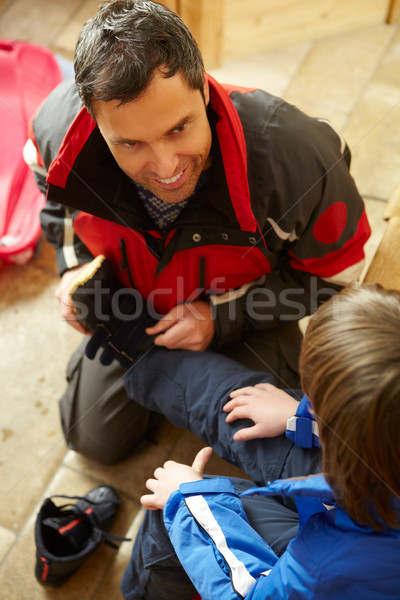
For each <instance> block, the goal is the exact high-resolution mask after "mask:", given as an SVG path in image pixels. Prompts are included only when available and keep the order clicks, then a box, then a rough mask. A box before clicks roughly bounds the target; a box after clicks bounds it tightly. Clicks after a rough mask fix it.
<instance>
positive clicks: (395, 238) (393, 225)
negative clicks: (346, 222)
mask: <svg viewBox="0 0 400 600" xmlns="http://www.w3.org/2000/svg"><path fill="white" fill-rule="evenodd" d="M399 256H400V216H395V217H392V218H391V219H390V220H389V222H388V224H387V227H386V230H385V233H384V234H383V238H382V240H381V243H380V244H379V247H378V249H377V251H376V254H375V256H374V258H373V260H372V262H371V265H370V267H369V269H368V272H367V274H366V276H365V278H364V283H379V284H380V285H382V286H383V287H384V288H386V289H393V290H399V291H400V263H399Z"/></svg>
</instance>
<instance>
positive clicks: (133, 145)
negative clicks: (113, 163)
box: [122, 142, 137, 148]
mask: <svg viewBox="0 0 400 600" xmlns="http://www.w3.org/2000/svg"><path fill="white" fill-rule="evenodd" d="M122 145H123V146H124V147H125V148H135V146H137V142H133V143H132V144H131V143H129V142H124V143H123V144H122Z"/></svg>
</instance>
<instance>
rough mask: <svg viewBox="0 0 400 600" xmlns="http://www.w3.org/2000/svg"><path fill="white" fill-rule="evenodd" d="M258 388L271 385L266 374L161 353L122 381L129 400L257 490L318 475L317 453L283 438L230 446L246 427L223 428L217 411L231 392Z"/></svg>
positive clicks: (215, 359)
mask: <svg viewBox="0 0 400 600" xmlns="http://www.w3.org/2000/svg"><path fill="white" fill-rule="evenodd" d="M260 382H271V383H273V380H272V378H271V376H270V375H268V374H266V373H262V372H260V371H251V370H249V369H247V368H246V367H244V366H243V365H241V364H239V363H237V362H235V361H232V360H231V359H229V358H226V357H224V356H221V355H219V354H215V353H213V352H190V351H182V350H174V351H173V350H165V349H162V348H157V349H154V350H152V351H151V352H150V353H148V354H147V355H146V356H144V357H142V358H141V359H139V360H138V361H137V363H135V364H134V365H133V366H132V367H131V369H130V370H129V371H128V372H127V374H126V375H125V385H126V389H127V393H128V396H129V397H131V398H133V399H135V401H136V402H138V403H140V404H143V406H145V407H146V408H148V409H150V410H153V411H156V412H160V413H162V414H163V415H165V416H166V418H167V419H168V420H169V421H171V422H172V423H174V424H175V425H177V426H178V427H182V428H184V429H189V430H190V431H192V432H193V433H194V434H195V435H197V436H198V437H199V438H200V439H201V440H203V442H204V443H205V444H207V445H209V446H212V447H213V449H214V450H215V452H216V453H217V454H218V455H219V456H221V457H222V458H224V459H225V460H227V461H228V462H230V463H232V464H234V465H236V466H238V467H240V468H241V469H243V470H244V471H245V472H246V473H247V474H248V475H249V476H250V477H251V479H252V480H253V481H255V482H256V483H257V484H260V485H263V484H265V483H266V482H267V481H270V480H272V479H276V478H278V477H280V476H281V475H282V473H283V472H284V473H285V476H294V475H307V474H309V473H314V472H316V471H318V470H319V455H320V453H319V451H318V450H303V449H301V448H295V447H294V446H293V444H292V442H290V441H289V440H288V439H287V438H286V436H285V435H281V436H278V437H275V438H264V439H257V440H251V441H248V442H235V441H233V439H232V437H233V434H234V432H235V431H236V430H238V429H240V428H242V427H243V426H244V425H245V424H248V423H249V422H248V421H247V420H243V419H242V420H238V421H235V422H233V423H232V424H228V423H226V421H225V417H226V413H224V412H223V410H222V407H223V406H224V404H225V403H226V402H227V401H228V400H229V393H230V392H231V391H232V390H234V389H237V388H239V387H243V386H246V385H255V384H256V383H260ZM298 397H299V399H300V397H301V392H299V393H298Z"/></svg>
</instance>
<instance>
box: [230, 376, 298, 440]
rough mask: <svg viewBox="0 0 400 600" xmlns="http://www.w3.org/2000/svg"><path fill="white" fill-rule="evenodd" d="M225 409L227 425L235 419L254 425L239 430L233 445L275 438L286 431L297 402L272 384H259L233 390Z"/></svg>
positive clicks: (234, 437)
mask: <svg viewBox="0 0 400 600" xmlns="http://www.w3.org/2000/svg"><path fill="white" fill-rule="evenodd" d="M230 397H231V398H232V400H229V402H227V403H226V404H225V406H224V409H223V410H224V411H225V412H227V413H228V415H227V417H226V422H227V423H232V422H233V421H236V419H251V420H252V421H254V425H252V426H251V427H245V428H244V429H239V431H237V432H236V433H235V434H234V436H233V439H234V440H235V441H236V442H243V441H245V440H253V439H255V438H264V437H275V436H277V435H281V434H282V433H285V431H286V422H287V420H288V418H289V417H291V416H293V415H294V414H295V413H296V410H297V406H298V404H299V403H298V401H297V400H295V399H294V398H292V397H291V396H289V394H287V393H286V392H284V391H282V390H280V389H279V388H277V387H275V386H274V385H272V384H271V383H258V384H257V385H255V386H254V387H250V386H249V387H244V388H241V389H239V390H234V391H233V392H232V393H231V394H230Z"/></svg>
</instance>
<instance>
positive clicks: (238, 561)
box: [164, 478, 278, 600]
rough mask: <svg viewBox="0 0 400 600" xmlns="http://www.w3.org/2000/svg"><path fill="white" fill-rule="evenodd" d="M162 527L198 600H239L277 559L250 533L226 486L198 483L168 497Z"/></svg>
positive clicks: (224, 483)
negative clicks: (167, 534)
mask: <svg viewBox="0 0 400 600" xmlns="http://www.w3.org/2000/svg"><path fill="white" fill-rule="evenodd" d="M164 522H165V525H166V528H167V531H168V533H169V536H170V539H171V542H172V544H173V546H174V548H175V551H176V553H177V556H178V558H179V560H180V562H181V564H182V565H183V567H184V569H185V570H186V572H187V573H188V575H189V577H190V579H191V580H192V582H193V584H194V586H195V587H196V589H197V590H198V591H199V593H200V595H201V597H202V598H203V599H204V600H207V599H208V598H209V599H211V598H223V599H224V600H228V599H231V598H232V599H233V598H245V597H246V596H247V595H248V593H249V591H250V590H251V589H252V588H253V586H254V585H255V583H256V580H257V578H258V577H259V576H260V575H261V574H262V573H264V572H267V571H269V570H270V569H271V568H272V567H273V565H274V564H275V563H276V562H277V560H278V558H277V556H276V554H275V553H274V552H273V551H272V549H271V548H270V546H269V545H268V544H267V543H266V542H265V541H264V540H263V539H262V538H261V537H260V536H259V535H258V534H257V532H256V531H254V529H252V527H251V525H250V524H249V522H248V520H247V517H246V514H245V512H244V510H243V506H242V503H241V501H240V499H239V497H238V494H237V492H236V489H235V487H234V485H233V484H232V482H231V481H230V480H228V479H224V478H213V479H204V480H202V481H197V482H193V483H186V484H183V485H181V486H180V489H179V491H177V492H175V493H174V494H172V495H171V497H170V499H169V501H168V503H167V505H166V507H165V509H164Z"/></svg>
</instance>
